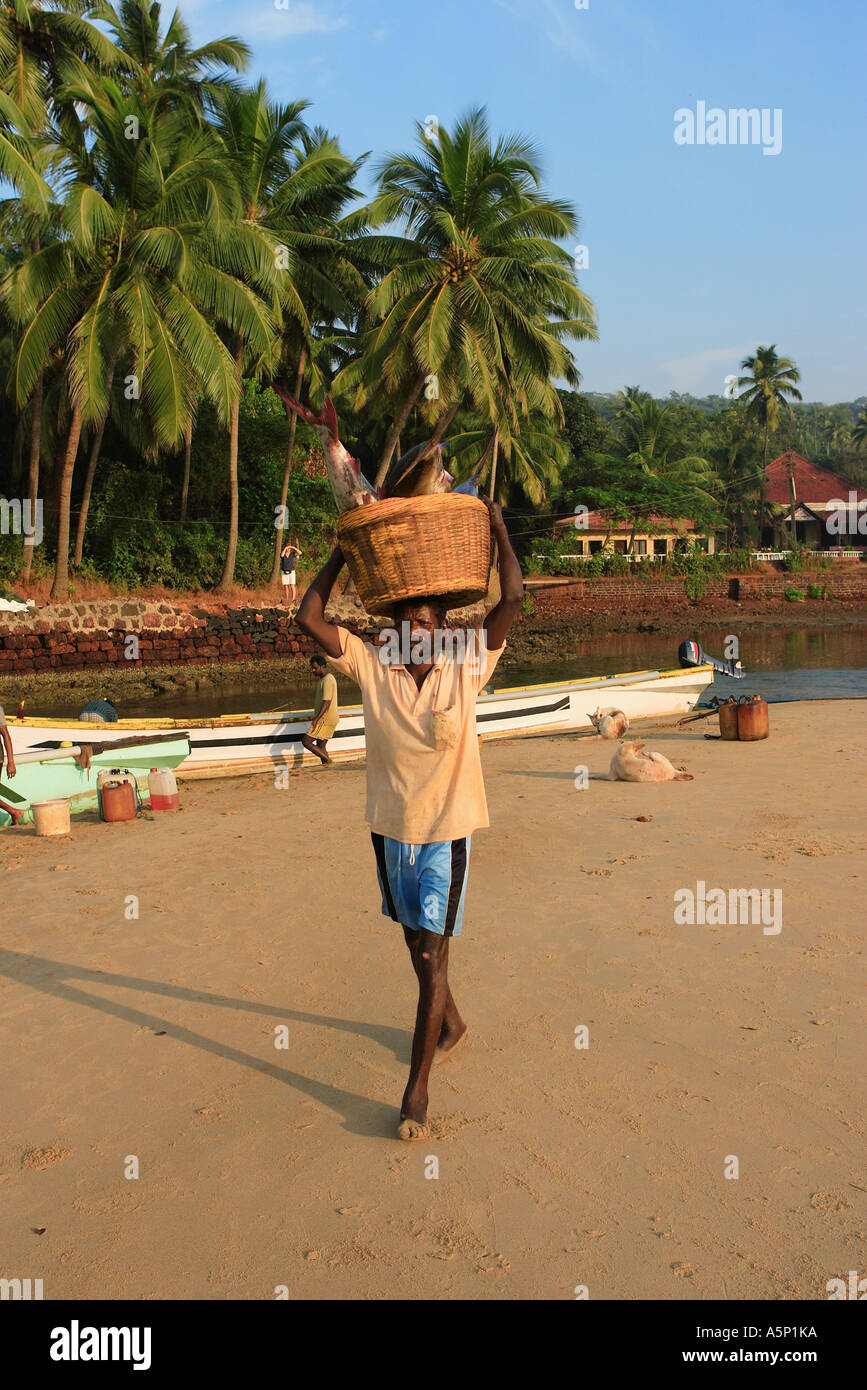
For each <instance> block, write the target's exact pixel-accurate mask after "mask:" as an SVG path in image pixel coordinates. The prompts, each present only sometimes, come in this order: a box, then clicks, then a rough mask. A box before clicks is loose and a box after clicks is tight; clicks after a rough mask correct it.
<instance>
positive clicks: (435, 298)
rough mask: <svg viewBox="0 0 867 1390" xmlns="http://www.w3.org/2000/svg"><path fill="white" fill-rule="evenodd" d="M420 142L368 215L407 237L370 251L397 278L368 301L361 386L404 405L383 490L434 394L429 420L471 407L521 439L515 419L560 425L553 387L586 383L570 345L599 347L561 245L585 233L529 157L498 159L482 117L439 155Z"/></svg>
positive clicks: (390, 173) (504, 147)
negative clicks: (416, 411)
mask: <svg viewBox="0 0 867 1390" xmlns="http://www.w3.org/2000/svg"><path fill="white" fill-rule="evenodd" d="M416 132H417V136H418V144H419V153H417V154H405V155H396V156H392V157H390V158H388V159H386V160H385V161H384V162H383V163H382V164H381V166H380V169H379V192H378V193H377V196H376V197H375V199H374V200H373V202H372V203H371V205H370V207H369V208H368V209H367V214H368V216H369V219H370V223H371V225H372V226H374V227H379V226H383V225H384V224H387V223H401V222H402V223H403V224H404V226H405V235H403V236H400V237H395V236H388V237H386V236H382V235H380V236H377V237H373V238H371V244H372V247H373V248H374V249H375V250H378V251H380V252H381V254H382V256H383V259H384V260H389V261H390V262H391V268H390V269H389V270H388V271H387V273H386V274H385V275H384V277H383V278H382V280H381V282H380V283H379V284H378V285H377V286H376V287H375V288H374V289H373V291H372V292H371V294H370V297H369V300H368V304H367V311H368V314H369V316H370V319H371V322H372V327H371V329H370V332H369V334H368V336H367V341H366V343H365V350H364V374H365V377H366V379H367V380H368V381H369V382H371V383H378V382H380V381H381V382H382V384H383V385H384V387H385V388H386V389H387V390H388V391H389V393H390V395H391V397H392V399H393V400H394V401H395V402H396V403H397V409H396V410H395V413H394V420H393V425H392V429H391V430H390V432H389V435H388V437H387V439H386V442H385V445H384V448H383V452H382V456H381V458H380V461H379V468H378V471H377V481H382V478H383V477H384V476H385V473H386V472H387V470H388V465H389V462H390V459H391V456H392V452H393V449H394V445H395V443H396V440H397V437H398V435H400V433H401V431H402V430H403V429H404V426H405V424H406V421H407V419H408V418H409V414H410V411H411V410H412V408H413V406H414V405H415V404H416V402H419V403H420V402H421V397H422V391H423V390H425V388H426V387H427V388H428V390H427V393H426V394H429V398H430V399H431V407H432V408H430V410H429V413H430V414H431V416H432V418H433V419H434V420H441V419H442V417H443V416H444V415H445V414H446V413H447V411H448V410H449V409H450V408H451V407H452V406H454V405H455V404H456V403H459V402H460V401H462V399H463V397H464V395H465V394H466V396H467V397H468V399H469V401H470V402H471V404H472V407H473V409H474V410H475V411H476V412H477V413H478V414H479V415H481V416H482V417H483V418H485V419H486V420H489V421H490V422H491V424H492V425H497V424H498V423H499V424H501V428H504V427H505V428H507V429H510V430H511V432H512V433H513V434H514V433H515V432H516V430H517V426H518V420H519V416H521V415H524V416H526V415H529V414H530V413H531V412H533V411H538V412H541V413H542V414H543V415H545V416H546V417H547V418H550V419H558V418H559V416H560V402H559V399H558V397H557V395H556V391H555V390H554V387H553V385H552V383H551V378H552V377H561V378H564V379H565V380H567V381H569V382H570V383H577V380H578V376H577V372H576V369H575V366H574V362H573V359H572V355H571V353H570V351H569V349H568V348H567V347H566V345H565V340H566V339H567V338H569V337H574V338H594V337H595V336H596V330H595V312H594V308H593V305H592V303H591V301H590V300H589V299H588V297H587V296H586V295H585V294H584V293H583V292H582V291H581V290H580V289H579V287H578V284H577V282H576V279H575V274H574V266H573V263H572V260H571V258H570V256H569V254H568V253H567V252H566V251H564V250H563V249H562V247H560V246H558V245H557V241H556V240H555V238H565V237H568V236H574V235H575V234H576V233H577V229H578V219H577V216H576V214H575V211H574V209H573V208H572V207H571V206H570V205H569V204H567V203H564V202H561V201H557V200H554V199H552V198H550V197H548V196H547V194H545V193H544V192H543V191H542V190H541V187H540V184H541V175H540V172H539V160H538V155H537V153H536V151H535V149H534V148H533V146H532V144H531V143H530V142H529V141H527V140H526V139H524V138H523V137H519V136H508V137H503V138H501V139H500V140H498V141H497V143H496V145H492V143H491V136H490V132H489V129H488V124H487V119H486V116H485V113H484V111H483V110H474V111H471V112H470V113H469V114H468V115H467V116H465V117H464V118H462V119H461V120H459V121H458V122H457V124H456V126H455V128H454V131H453V132H451V133H450V132H449V131H447V130H446V129H445V128H444V127H442V126H441V127H440V130H439V137H438V139H437V140H436V141H431V140H429V139H427V138H426V135H425V131H424V128H423V127H422V126H421V125H420V124H418V123H417V125H416ZM434 384H435V387H436V389H435V390H434V391H431V390H430V388H431V386H432V385H434Z"/></svg>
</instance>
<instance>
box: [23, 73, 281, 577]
mask: <svg viewBox="0 0 867 1390" xmlns="http://www.w3.org/2000/svg"><path fill="white" fill-rule="evenodd" d="M66 95H67V96H68V97H69V98H70V99H71V100H73V101H75V102H76V103H77V104H78V106H79V108H80V109H82V110H84V111H85V113H86V120H87V125H88V128H89V129H90V130H91V131H92V132H93V134H94V137H95V138H94V139H93V140H92V141H89V140H88V141H87V142H85V141H79V142H77V143H73V144H70V145H69V146H67V147H65V150H64V153H65V156H66V160H67V183H66V188H65V194H66V197H65V206H64V213H63V219H64V238H63V239H61V240H58V241H57V242H56V243H54V244H52V245H49V246H46V247H44V248H42V249H40V250H39V251H37V252H35V253H34V254H32V255H30V256H29V257H28V258H27V260H26V261H25V262H24V264H23V265H22V266H21V267H20V268H18V269H17V270H15V271H13V272H10V274H9V275H8V276H7V277H6V279H5V281H4V283H3V286H2V293H3V294H4V297H5V298H6V300H7V303H8V304H9V305H10V310H11V312H13V317H15V319H16V322H17V323H18V324H19V325H20V326H21V336H20V340H19V345H18V352H17V355H16V360H15V364H14V368H13V382H14V394H15V398H16V401H17V402H18V403H19V405H23V404H24V402H26V401H27V400H28V399H29V397H30V394H31V392H32V390H33V387H34V384H35V382H36V380H37V377H38V375H39V373H40V371H42V370H43V368H44V367H45V365H46V363H47V362H48V361H49V360H51V358H52V355H53V354H55V353H60V354H61V355H62V360H63V368H64V375H63V380H64V384H65V389H66V392H67V394H68V400H69V423H68V428H67V433H66V439H65V442H64V446H63V452H62V458H61V481H60V498H59V514H58V539H57V562H56V569H55V577H54V584H53V587H52V595H53V596H54V597H62V596H64V595H65V593H66V591H67V587H68V547H69V526H70V498H71V489H72V478H73V471H74V467H75V461H76V456H77V452H78V444H79V440H80V437H81V432H82V429H83V428H86V427H93V428H95V429H97V430H98V428H99V426H100V424H101V422H102V421H103V419H104V417H105V413H106V411H107V409H108V390H107V379H108V364H109V360H110V358H111V356H112V352H113V350H114V349H115V348H116V345H117V344H118V342H120V343H121V344H122V346H121V347H119V348H117V349H116V350H117V351H118V354H119V358H120V359H122V360H123V366H124V368H125V369H126V380H127V384H128V386H130V385H131V389H130V391H129V396H130V409H131V410H132V411H137V410H144V411H146V412H147V413H148V416H149V419H150V425H151V428H152V430H153V432H154V436H155V438H156V440H157V441H158V443H159V444H161V445H163V446H165V447H169V448H174V447H176V446H177V444H178V441H179V440H180V439H181V438H182V437H183V433H184V430H185V428H186V427H187V425H188V422H189V418H190V414H191V410H192V406H193V397H194V384H197V385H198V388H199V389H200V390H201V391H202V392H203V393H204V394H205V395H206V396H207V397H208V398H209V399H211V400H212V401H213V402H214V404H215V406H216V407H217V411H218V414H219V415H220V417H221V418H227V417H228V415H229V413H230V411H231V410H232V408H233V406H234V405H235V403H236V401H237V396H238V382H237V374H236V372H235V370H234V366H233V362H232V358H231V355H230V354H229V353H228V352H227V350H226V347H225V345H224V344H223V342H222V341H221V338H220V336H219V333H218V332H217V329H216V327H215V325H220V324H222V325H223V326H224V328H226V329H228V330H231V331H235V332H237V331H238V330H239V328H241V327H242V328H243V331H244V333H245V336H246V337H247V339H248V341H251V342H253V343H255V344H256V346H257V347H258V348H259V350H264V349H265V347H266V346H267V345H268V343H269V341H270V328H269V330H268V331H265V330H264V328H263V324H264V321H265V320H266V319H267V309H266V308H265V306H263V305H262V303H261V301H260V299H259V297H258V295H257V294H256V291H255V289H254V288H252V287H251V286H250V285H248V284H245V283H242V281H241V279H240V278H239V277H240V275H242V274H244V273H245V271H246V270H248V269H249V268H250V267H251V266H253V265H254V262H255V257H254V256H251V254H250V251H249V248H248V246H247V245H246V243H245V240H244V238H243V236H235V235H233V234H234V231H235V229H236V227H237V226H238V213H239V211H240V209H239V205H238V196H237V190H236V188H235V184H234V180H233V178H232V176H231V171H229V170H228V169H227V167H226V162H225V159H224V157H223V153H222V150H221V148H220V146H219V143H218V141H217V139H216V137H215V136H214V134H213V133H212V132H210V131H208V130H207V129H203V130H192V131H191V130H190V129H189V126H188V123H187V122H186V121H185V120H184V119H183V117H182V116H181V115H179V114H178V113H175V112H172V111H163V112H156V113H152V112H149V111H148V110H147V109H146V107H145V105H144V104H143V103H142V102H141V101H139V100H138V99H136V98H135V97H133V96H131V95H130V94H129V93H128V92H124V91H122V90H121V89H120V88H119V87H118V86H117V85H116V84H115V83H114V82H113V80H112V79H110V78H109V77H101V78H100V77H98V76H97V75H86V76H85V77H84V78H83V79H82V81H81V82H79V83H77V84H71V85H70V86H69V87H68V88H67V89H66ZM131 113H132V114H134V115H135V116H136V117H137V119H138V120H139V124H140V130H141V132H142V138H140V139H138V140H130V139H127V138H126V136H125V129H126V128H127V127H126V121H127V118H128V116H129V115H130V114H131ZM136 402H138V403H136Z"/></svg>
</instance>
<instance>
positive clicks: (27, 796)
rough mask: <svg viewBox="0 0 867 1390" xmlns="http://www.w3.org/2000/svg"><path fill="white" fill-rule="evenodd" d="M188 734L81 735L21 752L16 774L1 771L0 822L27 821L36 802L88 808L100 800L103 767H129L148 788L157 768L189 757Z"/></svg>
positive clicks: (142, 787) (141, 786) (74, 809)
mask: <svg viewBox="0 0 867 1390" xmlns="http://www.w3.org/2000/svg"><path fill="white" fill-rule="evenodd" d="M189 752H190V739H189V735H188V734H186V733H182V734H178V733H171V734H152V735H150V736H147V735H146V736H144V737H142V736H141V735H139V736H137V737H135V738H129V739H120V740H118V741H115V742H97V741H96V740H89V739H88V740H81V739H80V740H79V741H78V742H77V743H75V744H72V745H71V746H68V747H54V748H45V749H38V750H33V751H32V752H27V753H20V754H18V756H17V757H16V760H15V761H16V773H15V776H14V777H9V775H8V771H7V769H6V768H3V770H2V771H0V803H5V805H6V807H7V808H8V809H5V810H4V809H3V806H2V805H0V826H5V825H12V824H13V822H19V823H23V824H26V822H27V821H30V820H32V819H33V812H32V806H33V803H34V801H60V800H62V801H68V802H69V809H70V811H71V812H72V813H73V814H75V813H76V812H77V811H88V810H92V809H93V808H95V807H96V806H97V804H98V797H97V784H96V779H97V777H98V776H99V773H100V772H103V771H106V770H113V769H117V770H119V771H121V772H130V773H132V775H133V776H134V777H135V780H136V784H137V786H138V787H139V790H140V791H142V792H146V791H147V779H148V773H149V772H150V770H151V768H152V767H168V768H176V767H178V766H179V765H180V764H181V763H182V762H183V761H184V759H185V758H187V757H189Z"/></svg>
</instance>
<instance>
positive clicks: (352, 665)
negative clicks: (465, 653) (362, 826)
mask: <svg viewBox="0 0 867 1390" xmlns="http://www.w3.org/2000/svg"><path fill="white" fill-rule="evenodd" d="M337 631H338V633H339V635H340V647H341V652H342V655H341V656H339V657H329V658H328V664H329V666H330V667H332V668H333V670H335V671H340V672H342V674H343V675H346V676H350V677H351V678H352V680H354V681H355V682H356V683H357V684H358V685H359V686H360V688H361V695H362V699H363V702H364V733H365V743H366V748H367V813H366V814H367V821H368V824H369V825H370V828H371V830H373V831H374V832H375V833H376V834H378V835H387V836H388V837H389V839H392V840H400V841H401V842H402V843H403V844H415V845H426V844H433V843H435V842H436V841H439V840H460V839H463V837H464V836H465V835H471V834H472V833H473V831H474V830H478V829H479V828H480V827H481V826H485V825H488V823H489V822H488V806H487V802H486V800H485V785H484V782H483V780H482V764H481V760H480V758H479V743H478V737H477V734H476V697H477V695H478V693H479V691H480V690H481V689H482V688H483V687H484V686H485V685H486V684H487V682H488V681H489V680H490V678H491V673H492V672H493V670H494V667H495V666H496V664H497V662H498V661H499V659H500V657H501V656H502V654H503V652H504V650H505V643H504V644H503V646H502V647H499V648H498V649H497V650H496V651H488V652H487V653H486V658H485V659H484V661H482V662H478V661H477V662H475V663H473V662H471V661H466V660H464V661H449V660H447V659H446V656H445V655H444V654H442V653H441V654H440V655H439V657H438V658H437V660H436V662H435V663H434V666H433V669H432V670H431V671H429V672H428V674H427V676H426V677H425V679H424V680H423V681H422V685H421V689H420V690H419V689H418V688H417V686H416V683H415V681H414V680H413V678H412V676H411V675H410V673H409V671H408V670H407V668H406V667H405V666H397V665H387V664H384V663H383V662H382V661H381V660H380V657H379V651H378V649H377V648H375V647H373V646H371V644H370V643H369V642H362V640H361V638H360V637H355V636H354V635H353V634H352V633H351V632H347V630H346V628H345V627H338V629H337Z"/></svg>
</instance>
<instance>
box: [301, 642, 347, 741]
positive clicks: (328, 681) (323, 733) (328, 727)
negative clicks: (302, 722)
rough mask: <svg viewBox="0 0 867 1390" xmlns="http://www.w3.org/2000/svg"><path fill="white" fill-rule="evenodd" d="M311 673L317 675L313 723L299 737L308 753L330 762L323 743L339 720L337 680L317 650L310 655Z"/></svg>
mask: <svg viewBox="0 0 867 1390" xmlns="http://www.w3.org/2000/svg"><path fill="white" fill-rule="evenodd" d="M310 665H311V667H312V669H313V674H314V675H315V676H318V677H319V679H318V682H317V685H316V694H315V695H314V697H313V711H314V713H313V723H312V724H311V725H310V728H309V729H308V730H307V733H306V734H305V735H304V736H303V738H302V739H301V742H302V744H303V745H304V747H305V748H306V749H307V751H308V752H309V753H315V754H316V756H317V758H318V759H319V760H320V762H323V763H330V762H331V759H330V757H329V756H328V754H327V753H326V751H325V745H326V744H327V742H328V740H329V739H330V738H331V736H332V734H333V733H334V730H335V729H336V728H337V725H338V723H339V722H340V710H339V708H338V705H337V681H336V680H335V679H334V677H333V676H332V674H331V672H330V671H329V670H328V668H327V666H326V664H325V657H324V656H322V655H321V654H320V653H319V652H317V653H316V655H315V656H311V658H310Z"/></svg>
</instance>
